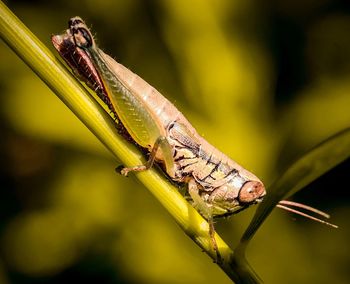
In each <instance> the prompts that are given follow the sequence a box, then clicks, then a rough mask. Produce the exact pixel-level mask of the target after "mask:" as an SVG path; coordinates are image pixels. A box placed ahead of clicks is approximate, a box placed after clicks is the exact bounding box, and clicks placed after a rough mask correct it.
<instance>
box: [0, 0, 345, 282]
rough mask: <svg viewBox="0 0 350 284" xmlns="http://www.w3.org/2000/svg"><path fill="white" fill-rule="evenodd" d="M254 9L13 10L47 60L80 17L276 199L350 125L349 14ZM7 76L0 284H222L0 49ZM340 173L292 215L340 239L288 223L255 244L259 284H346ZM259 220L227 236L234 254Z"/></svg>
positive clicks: (232, 225) (317, 4) (223, 4)
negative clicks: (313, 152)
mask: <svg viewBox="0 0 350 284" xmlns="http://www.w3.org/2000/svg"><path fill="white" fill-rule="evenodd" d="M257 2H258V1H256V2H253V1H230V0H227V1H223V0H222V1H214V0H213V1H199V0H196V1H191V4H190V5H189V2H188V1H181V0H180V1H179V0H177V1H175V0H171V1H136V0H133V1H129V0H123V1H121V0H119V1H106V0H105V1H98V2H97V1H75V2H73V1H56V2H55V3H50V2H46V1H43V2H42V3H40V1H36V2H35V4H30V3H29V2H26V1H23V2H13V3H12V2H8V3H7V4H8V6H9V7H10V8H11V9H12V11H13V12H14V13H15V14H16V15H17V16H18V17H19V18H20V19H21V20H22V21H23V22H24V23H25V24H26V25H27V26H28V27H29V28H30V29H31V30H32V31H33V32H34V33H35V34H36V35H37V36H38V37H39V38H40V39H41V40H42V41H43V42H44V43H45V44H46V45H47V46H50V47H51V44H50V36H51V34H54V33H55V34H56V33H60V32H61V31H62V30H64V29H65V28H66V23H67V21H68V19H69V18H70V17H71V16H75V15H79V16H81V17H82V18H83V19H84V20H86V21H87V23H88V24H89V25H91V26H92V28H93V31H94V32H96V34H97V35H96V37H97V40H98V43H99V45H100V46H101V48H102V49H104V50H105V51H106V52H107V53H109V54H111V55H113V56H114V57H115V58H117V60H118V61H119V62H121V63H122V64H124V65H126V66H127V67H129V68H131V69H132V70H133V71H134V72H136V73H137V74H139V75H140V76H142V77H143V78H144V79H146V80H147V81H148V82H150V83H151V84H152V85H153V86H155V87H156V88H157V89H158V90H159V91H161V92H162V93H163V94H164V95H165V96H167V97H168V98H169V99H170V100H171V101H173V102H174V103H175V104H176V105H177V106H178V108H179V109H180V110H181V111H182V112H183V113H184V114H185V115H186V117H188V119H189V120H190V121H191V122H193V124H194V126H195V127H196V128H197V129H198V131H199V133H201V134H203V136H204V137H205V138H206V139H207V140H208V141H210V142H211V143H212V144H214V145H215V146H217V147H218V148H219V149H221V150H222V151H223V152H225V153H227V154H228V155H229V156H231V157H232V158H234V159H235V160H236V161H238V162H239V163H241V164H243V165H244V166H245V167H246V168H248V169H249V170H251V171H252V172H254V173H255V174H256V175H258V176H259V177H261V178H262V180H264V182H265V183H266V184H267V185H269V184H271V182H272V180H273V179H274V178H275V177H276V176H278V174H279V173H280V172H281V171H282V169H284V168H285V166H286V165H288V164H289V163H290V162H291V161H292V160H293V159H294V158H295V157H297V156H299V155H300V154H301V153H303V152H304V151H305V150H307V149H308V148H310V147H312V146H313V145H315V144H316V143H318V142H320V141H321V140H323V139H325V138H326V137H328V136H330V135H332V134H334V133H335V132H337V131H339V130H341V129H343V128H345V127H348V126H349V125H350V112H349V106H350V95H349V94H350V84H349V82H350V81H349V78H350V76H349V75H350V48H349V47H350V38H349V37H348V31H349V30H350V14H349V9H348V10H347V9H344V7H342V5H341V4H339V1H338V2H337V3H333V2H332V1H312V0H307V1H302V3H303V4H295V3H294V2H293V1H277V3H276V1H273V2H272V1H264V3H265V4H264V5H263V4H259V3H257ZM340 2H341V1H340ZM49 3H50V4H49ZM262 5H263V6H262ZM344 5H345V4H344ZM51 49H52V50H54V49H53V48H52V47H51ZM0 61H1V64H0V75H1V76H0V78H1V79H0V91H1V96H0V100H1V104H0V117H1V124H0V136H1V142H2V147H1V148H2V149H1V167H2V176H3V181H2V184H1V201H0V207H1V209H0V210H1V211H0V212H1V223H0V224H1V227H0V229H1V231H0V233H1V243H0V248H1V250H0V251H1V255H0V282H1V283H54V282H60V281H61V282H63V281H69V280H71V281H72V280H74V281H83V280H86V281H87V280H95V282H98V281H99V282H104V283H118V282H120V283H135V282H138V283H213V282H214V281H215V282H218V283H229V279H228V278H227V276H226V275H225V274H223V272H222V271H221V270H220V269H219V268H218V267H217V266H216V265H213V264H212V263H211V261H210V259H209V258H208V257H207V256H206V255H205V254H203V253H201V252H200V251H199V250H198V248H197V247H196V246H194V244H193V243H192V242H191V241H190V240H189V239H188V238H187V237H186V236H185V235H184V234H183V232H182V231H181V230H179V228H178V226H177V225H176V224H175V222H174V221H173V220H172V218H171V217H170V216H169V215H168V214H167V213H166V211H165V210H164V209H163V208H162V207H161V206H160V205H159V204H158V202H156V201H155V200H154V198H153V197H152V196H151V195H150V194H148V192H147V191H145V190H144V189H143V188H142V185H140V184H139V183H137V182H136V180H135V179H133V178H129V179H125V178H122V177H121V176H118V175H115V174H114V167H115V166H116V165H117V164H118V162H117V161H114V160H113V158H112V156H111V155H110V154H109V153H108V152H107V151H106V150H105V149H104V148H103V147H102V146H101V145H100V143H99V142H98V140H97V139H96V138H95V137H94V136H93V135H91V134H90V133H89V131H88V130H87V129H86V128H85V127H84V126H83V125H82V124H81V123H80V122H79V121H78V120H77V118H75V117H74V116H73V115H72V113H71V112H70V111H69V110H68V109H67V108H66V107H65V106H64V105H63V104H62V103H61V102H60V101H59V100H57V98H56V97H55V96H54V95H53V94H52V93H51V91H50V90H49V89H48V88H47V87H46V86H45V85H44V84H43V83H42V82H41V81H40V80H39V79H38V78H37V77H36V76H35V74H33V73H32V72H31V70H29V68H28V67H26V66H25V65H24V63H23V62H21V61H20V60H19V59H18V58H17V57H16V55H15V54H14V53H13V52H12V51H11V50H10V49H9V48H8V47H7V46H6V45H5V44H3V43H1V44H0ZM345 172H349V167H348V164H343V165H341V166H340V167H338V168H336V169H335V170H334V171H332V173H331V174H330V175H327V176H326V177H324V178H323V179H321V181H319V182H316V185H313V186H311V189H310V190H309V191H308V194H304V195H303V194H302V193H301V194H300V199H299V200H298V201H303V202H305V203H308V204H312V205H315V206H317V207H320V208H321V209H324V210H327V211H329V212H330V214H331V215H332V216H333V217H334V218H333V220H334V222H335V223H337V224H338V225H339V226H340V227H341V229H340V230H337V231H335V230H330V229H329V228H327V227H324V226H321V225H319V224H314V223H311V221H304V220H300V219H299V218H298V219H297V222H294V221H293V220H292V216H290V215H288V214H285V213H281V212H280V211H277V212H275V213H274V214H273V215H272V216H271V217H270V218H269V220H268V221H267V222H266V223H265V224H264V226H263V227H262V228H261V229H260V231H259V233H258V235H257V236H256V238H255V239H254V241H253V242H252V243H251V246H250V250H249V257H250V259H251V260H252V261H251V263H252V266H253V267H254V268H255V269H256V270H257V272H258V273H259V275H260V276H261V277H262V278H263V279H264V280H265V282H266V283H329V282H330V281H332V283H346V282H347V281H349V279H350V275H349V272H348V263H349V259H350V257H349V253H350V252H349V245H348V240H349V229H348V227H349V222H348V218H347V216H348V214H349V213H350V212H349V211H350V208H349V202H348V200H349V199H348V198H349V195H348V194H347V193H345V191H346V190H347V189H348V188H349V186H347V187H343V189H341V183H342V182H343V183H344V182H345V174H344V173H345ZM339 188H340V189H339ZM252 213H253V209H250V210H248V211H247V212H242V213H240V214H239V215H237V216H234V217H232V218H230V219H225V220H222V221H219V222H218V224H217V228H218V230H219V231H220V233H222V235H223V236H224V238H225V240H226V241H227V242H228V243H229V244H230V243H232V244H233V245H234V244H235V243H236V242H237V240H238V239H239V237H240V235H241V234H242V232H243V230H244V228H245V227H246V225H247V224H248V222H249V220H250V218H251V216H252Z"/></svg>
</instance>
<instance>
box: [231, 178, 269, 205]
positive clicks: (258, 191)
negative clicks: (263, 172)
mask: <svg viewBox="0 0 350 284" xmlns="http://www.w3.org/2000/svg"><path fill="white" fill-rule="evenodd" d="M265 194H266V191H265V187H264V185H263V184H262V183H261V182H259V181H247V182H246V183H245V184H243V186H242V188H241V190H240V191H239V194H238V201H239V202H241V203H254V202H259V201H261V200H260V199H261V198H262V197H264V196H265Z"/></svg>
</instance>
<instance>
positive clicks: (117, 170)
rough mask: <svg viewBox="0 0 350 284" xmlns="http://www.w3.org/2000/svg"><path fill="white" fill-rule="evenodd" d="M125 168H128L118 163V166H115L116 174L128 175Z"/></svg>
mask: <svg viewBox="0 0 350 284" xmlns="http://www.w3.org/2000/svg"><path fill="white" fill-rule="evenodd" d="M125 169H128V168H125V167H124V166H123V165H119V166H118V167H116V168H115V171H116V172H117V173H118V174H121V175H123V176H128V171H125Z"/></svg>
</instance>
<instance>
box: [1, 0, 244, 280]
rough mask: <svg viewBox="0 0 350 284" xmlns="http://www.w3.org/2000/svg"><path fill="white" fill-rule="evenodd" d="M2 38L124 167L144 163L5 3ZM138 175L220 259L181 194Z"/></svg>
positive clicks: (225, 252) (225, 250) (153, 176)
mask: <svg viewBox="0 0 350 284" xmlns="http://www.w3.org/2000/svg"><path fill="white" fill-rule="evenodd" d="M0 36H1V38H2V39H3V40H4V41H5V42H6V43H7V44H8V45H9V47H10V48H11V49H12V50H13V51H14V52H15V53H16V54H17V55H18V56H19V57H20V58H21V59H22V60H23V61H24V62H25V63H26V64H27V65H28V66H29V67H30V68H31V69H32V70H33V71H34V72H35V73H36V74H37V75H38V76H39V77H40V78H41V79H42V80H43V81H44V82H45V83H46V84H47V85H48V86H49V88H50V89H51V90H52V91H53V92H54V93H55V94H56V95H57V96H58V97H59V98H60V99H61V100H62V101H63V102H64V103H65V104H66V105H67V106H68V107H69V108H70V109H71V110H72V112H73V113H74V114H75V115H76V116H77V117H78V118H79V119H80V120H81V121H82V122H83V123H84V124H85V125H86V126H87V127H88V128H89V129H90V130H91V132H92V133H93V134H94V135H95V136H96V137H97V138H98V139H99V140H100V141H101V142H102V143H103V144H104V145H105V146H106V147H107V148H108V149H109V150H110V151H111V152H112V153H113V154H114V156H115V157H118V158H119V160H120V161H121V162H122V163H123V164H124V165H126V166H134V165H139V164H141V163H144V160H143V159H142V156H141V155H140V153H139V151H138V150H137V149H136V148H135V147H133V146H132V145H131V144H129V143H127V142H126V141H124V139H123V138H122V137H120V136H119V135H118V133H117V130H116V128H115V126H114V122H113V120H112V119H111V117H110V116H109V115H108V114H107V113H106V112H105V111H104V110H103V108H102V107H101V106H100V105H99V104H98V103H97V102H96V101H95V100H94V99H93V98H92V97H91V96H90V95H89V93H88V92H87V90H85V89H84V88H83V87H82V85H81V84H80V83H79V82H78V81H77V80H76V79H75V78H74V77H73V76H72V74H71V73H70V72H68V71H67V69H66V68H65V67H64V66H63V65H62V64H61V62H60V61H59V60H57V59H56V58H55V56H54V55H53V54H52V53H51V52H50V51H49V50H48V49H47V48H46V47H45V46H44V45H43V44H42V43H41V42H40V41H39V39H38V38H36V37H35V36H34V35H33V34H32V33H31V31H30V30H29V29H28V28H27V27H26V26H25V25H24V24H23V23H22V22H21V21H20V20H19V19H18V18H17V17H16V16H15V15H14V14H13V13H12V12H11V11H10V10H9V9H8V8H7V7H6V5H5V4H4V3H2V2H1V1H0ZM48 36H49V35H48ZM111 170H113V169H111ZM136 176H137V178H138V179H139V180H140V181H141V182H142V183H143V184H144V185H145V186H146V188H148V189H149V190H150V191H151V192H152V194H153V195H154V196H155V197H156V198H157V199H158V201H159V202H160V203H161V204H162V205H163V206H164V207H165V208H166V210H167V211H168V212H169V213H170V214H171V215H172V216H173V217H174V219H175V220H176V222H177V223H178V224H179V225H180V227H181V228H182V229H183V230H184V231H185V233H186V234H187V235H188V236H190V237H191V238H192V239H193V240H194V241H195V242H196V243H197V244H198V245H199V246H200V247H201V248H202V250H204V251H205V252H206V253H207V254H208V255H209V256H210V257H212V258H213V259H215V256H216V254H215V252H214V251H213V249H212V247H211V242H210V238H209V233H208V232H209V226H208V223H207V222H206V221H205V220H204V219H203V218H202V217H201V216H200V215H199V214H198V212H197V211H196V210H195V209H194V208H193V207H192V206H191V205H190V204H189V203H188V202H187V201H186V200H185V199H184V198H183V197H182V196H181V194H179V192H178V190H177V188H176V187H174V186H173V185H171V184H170V183H169V182H168V181H167V180H166V179H165V178H164V176H163V175H160V174H159V173H157V171H156V170H153V169H152V170H149V171H145V172H140V173H137V174H136ZM216 241H217V244H218V247H219V251H220V254H221V256H222V257H223V263H222V264H219V265H220V267H221V268H222V269H223V271H224V272H225V273H226V274H227V275H228V276H229V277H230V278H231V279H232V280H234V281H238V279H239V278H240V277H239V275H237V273H236V272H235V271H234V269H232V267H230V266H229V264H228V263H229V259H230V258H231V255H232V253H233V252H232V250H231V249H230V248H229V247H228V245H227V244H226V243H225V242H224V241H223V240H222V239H221V238H220V237H219V236H218V235H217V234H216Z"/></svg>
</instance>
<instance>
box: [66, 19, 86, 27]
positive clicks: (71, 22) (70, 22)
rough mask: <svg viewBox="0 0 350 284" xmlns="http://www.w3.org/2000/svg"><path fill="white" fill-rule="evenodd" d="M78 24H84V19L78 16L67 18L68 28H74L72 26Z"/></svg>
mask: <svg viewBox="0 0 350 284" xmlns="http://www.w3.org/2000/svg"><path fill="white" fill-rule="evenodd" d="M80 24H83V25H85V23H84V21H83V20H82V19H81V18H80V17H74V18H71V19H69V21H68V26H69V28H74V26H77V25H80Z"/></svg>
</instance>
